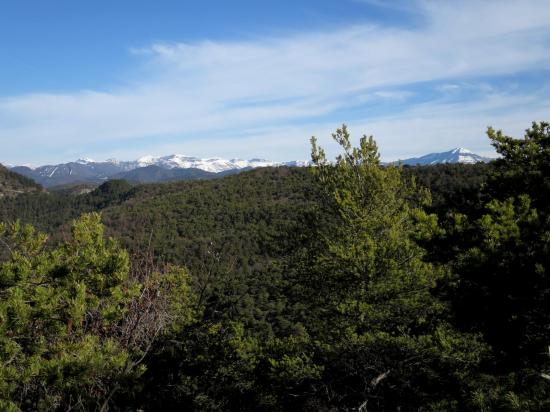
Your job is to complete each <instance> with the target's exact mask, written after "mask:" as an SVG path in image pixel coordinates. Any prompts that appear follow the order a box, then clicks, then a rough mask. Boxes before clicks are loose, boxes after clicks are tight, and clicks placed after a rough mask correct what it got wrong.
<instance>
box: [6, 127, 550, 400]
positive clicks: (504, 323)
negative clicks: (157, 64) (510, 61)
mask: <svg viewBox="0 0 550 412" xmlns="http://www.w3.org/2000/svg"><path fill="white" fill-rule="evenodd" d="M334 137H335V139H336V141H337V142H338V143H339V144H340V146H341V148H342V152H343V153H342V155H341V156H340V157H339V158H338V160H337V162H336V164H333V163H331V162H329V161H328V159H326V156H325V154H324V152H323V150H322V148H319V147H317V145H316V142H315V141H313V146H312V148H313V153H312V158H313V162H314V164H315V167H311V168H287V167H280V168H262V169H257V170H252V171H248V172H243V173H240V174H236V175H232V176H226V177H224V178H221V179H214V180H196V181H181V182H171V183H163V184H141V185H135V184H131V183H128V182H126V181H123V180H113V181H109V182H106V183H104V184H103V185H101V186H100V187H98V188H97V189H95V190H93V191H92V192H90V193H84V194H73V193H71V192H70V191H58V192H43V191H40V192H36V193H24V194H20V195H18V196H16V197H4V198H2V199H0V221H4V222H6V224H4V225H2V226H0V235H1V238H2V245H3V246H4V249H3V250H2V253H1V254H0V255H1V256H2V258H3V261H2V263H1V266H0V294H1V296H2V300H1V302H0V338H1V339H0V347H1V348H2V351H1V352H0V361H1V362H3V363H4V365H6V366H5V368H4V369H3V370H2V371H0V399H1V400H0V406H1V407H2V408H4V409H10V408H11V410H37V409H38V410H66V409H73V410H138V409H141V410H145V411H152V410H200V411H203V410H235V411H237V410H239V411H240V410H263V411H282V410H310V411H333V410H356V411H357V410H360V411H396V410H401V411H418V410H422V411H482V410H483V411H490V410H495V411H527V410H529V411H545V410H548V409H549V408H550V403H549V401H548V399H549V398H550V380H548V373H549V368H550V356H549V355H548V353H547V350H548V349H547V348H548V344H549V341H548V336H550V330H549V329H548V328H549V326H548V325H550V319H549V313H548V310H547V302H548V293H549V290H550V286H549V280H548V268H549V267H550V262H549V260H548V259H549V258H548V256H550V253H549V248H550V246H549V241H548V239H549V238H550V237H549V233H550V220H549V215H548V213H549V210H548V205H549V204H550V203H549V202H548V196H549V193H550V186H549V185H548V181H549V170H550V169H549V165H550V159H549V158H548V153H549V147H550V127H549V125H548V124H547V123H540V124H534V125H533V127H532V128H531V129H529V131H528V132H527V134H526V137H525V139H513V138H510V137H507V136H504V135H502V133H500V132H496V131H494V130H492V129H490V130H489V138H490V139H491V142H492V143H493V145H494V146H495V148H496V149H497V151H498V152H499V153H500V155H501V156H502V157H501V159H499V160H497V161H495V162H493V163H491V164H474V165H467V164H456V165H435V166H422V167H408V166H407V167H402V168H399V167H394V166H383V165H381V163H380V160H379V155H378V148H377V146H376V142H375V141H374V140H373V139H372V138H368V137H363V138H362V139H361V142H360V146H359V147H353V146H352V145H351V143H350V135H349V132H348V130H347V128H346V127H343V128H341V129H339V130H338V131H337V132H336V134H335V135H334ZM96 212H99V213H101V215H98V214H95V213H96ZM81 216H83V217H81ZM17 221H18V222H17ZM14 222H15V223H14ZM27 223H29V224H31V225H32V226H34V227H35V228H36V229H38V230H40V231H43V232H45V233H47V234H48V237H46V236H43V235H40V234H38V233H37V232H36V231H34V230H33V229H31V228H30V227H28V226H25V225H24V224H27ZM106 236H112V237H113V239H111V240H106ZM114 239H116V240H114Z"/></svg>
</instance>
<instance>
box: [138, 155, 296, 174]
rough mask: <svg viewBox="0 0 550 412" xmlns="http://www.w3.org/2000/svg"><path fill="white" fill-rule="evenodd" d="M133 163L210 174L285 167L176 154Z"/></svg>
mask: <svg viewBox="0 0 550 412" xmlns="http://www.w3.org/2000/svg"><path fill="white" fill-rule="evenodd" d="M135 163H136V166H137V167H146V166H159V167H162V168H165V169H200V170H204V171H206V172H212V173H220V172H225V171H228V170H235V169H249V168H256V167H268V166H283V165H285V163H279V162H272V161H269V160H265V159H250V160H243V159H230V160H226V159H222V158H220V157H212V158H207V159H200V158H198V157H192V156H185V155H178V154H175V155H170V156H163V157H155V156H144V157H141V158H139V159H138V160H136V161H135ZM289 163H290V162H289Z"/></svg>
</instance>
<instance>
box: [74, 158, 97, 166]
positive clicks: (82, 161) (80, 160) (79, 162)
mask: <svg viewBox="0 0 550 412" xmlns="http://www.w3.org/2000/svg"><path fill="white" fill-rule="evenodd" d="M75 163H78V164H81V165H87V164H90V163H96V161H95V160H94V159H90V158H88V157H84V158H81V159H78V160H77V161H76V162H75Z"/></svg>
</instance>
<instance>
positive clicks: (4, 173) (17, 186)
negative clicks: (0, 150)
mask: <svg viewBox="0 0 550 412" xmlns="http://www.w3.org/2000/svg"><path fill="white" fill-rule="evenodd" d="M41 190H42V187H40V185H38V184H37V183H35V182H34V180H32V179H29V178H27V177H25V176H22V175H20V174H18V173H15V172H13V171H11V170H9V169H8V168H6V167H4V166H2V165H0V197H3V196H13V195H17V194H21V193H29V192H38V191H41Z"/></svg>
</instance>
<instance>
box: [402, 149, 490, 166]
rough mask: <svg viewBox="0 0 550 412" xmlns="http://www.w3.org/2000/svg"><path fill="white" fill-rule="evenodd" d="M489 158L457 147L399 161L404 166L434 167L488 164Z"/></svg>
mask: <svg viewBox="0 0 550 412" xmlns="http://www.w3.org/2000/svg"><path fill="white" fill-rule="evenodd" d="M490 160H491V159H490V158H487V157H483V156H479V155H477V154H475V153H473V152H471V151H470V150H468V149H465V148H463V147H457V148H455V149H451V150H449V151H447V152H442V153H430V154H427V155H424V156H421V157H413V158H410V159H405V160H401V161H400V163H401V164H404V165H434V164H440V163H469V164H472V163H478V162H488V161H490Z"/></svg>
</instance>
